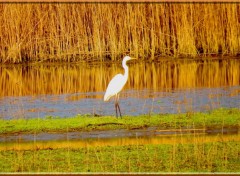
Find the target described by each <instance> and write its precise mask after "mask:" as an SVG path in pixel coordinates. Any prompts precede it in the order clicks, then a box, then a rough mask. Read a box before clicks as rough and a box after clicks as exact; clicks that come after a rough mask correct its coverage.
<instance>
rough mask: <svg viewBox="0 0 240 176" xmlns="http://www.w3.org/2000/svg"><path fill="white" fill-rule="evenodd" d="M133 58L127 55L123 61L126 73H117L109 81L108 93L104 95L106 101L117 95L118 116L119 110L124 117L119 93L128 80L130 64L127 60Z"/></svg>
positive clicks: (116, 107)
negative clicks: (127, 63)
mask: <svg viewBox="0 0 240 176" xmlns="http://www.w3.org/2000/svg"><path fill="white" fill-rule="evenodd" d="M132 59H136V58H132V57H129V56H125V57H124V58H123V61H122V66H123V68H124V70H125V72H124V75H123V74H117V75H116V76H114V77H113V79H112V80H111V81H110V82H109V84H108V87H107V90H106V93H105V95H104V101H108V100H109V99H110V98H111V97H112V96H115V109H116V116H117V117H118V110H119V114H120V117H122V114H121V110H120V107H119V104H118V101H119V93H120V91H121V90H122V89H123V87H124V85H125V84H126V82H127V80H128V66H127V65H126V62H127V61H129V60H132Z"/></svg>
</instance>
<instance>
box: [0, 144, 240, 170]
mask: <svg viewBox="0 0 240 176" xmlns="http://www.w3.org/2000/svg"><path fill="white" fill-rule="evenodd" d="M239 153H240V143H239V142H224V141H223V142H209V143H194V144H171V145H170V144H165V145H153V144H150V145H138V144H136V145H127V146H105V147H96V146H95V147H86V148H79V149H71V148H66V149H54V150H52V149H47V150H21V151H15V150H12V151H0V171H1V172H239V170H240V159H239Z"/></svg>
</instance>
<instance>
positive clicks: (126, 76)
mask: <svg viewBox="0 0 240 176" xmlns="http://www.w3.org/2000/svg"><path fill="white" fill-rule="evenodd" d="M122 66H123V68H124V71H125V72H124V75H123V76H124V78H125V79H126V80H127V78H128V66H127V65H126V62H124V63H123V65H122Z"/></svg>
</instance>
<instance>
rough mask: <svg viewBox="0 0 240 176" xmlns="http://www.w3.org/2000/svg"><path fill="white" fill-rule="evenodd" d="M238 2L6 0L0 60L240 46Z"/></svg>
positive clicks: (231, 50) (201, 51)
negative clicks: (25, 0) (37, 0)
mask: <svg viewBox="0 0 240 176" xmlns="http://www.w3.org/2000/svg"><path fill="white" fill-rule="evenodd" d="M239 9H240V5H239V4H236V3H24V4H21V3H2V4H0V11H1V15H0V22H1V25H0V38H1V40H0V62H5V63H21V62H27V61H46V60H47V61H68V62H70V61H82V60H87V61H94V60H98V61H102V60H103V58H106V57H111V59H112V60H115V59H117V58H118V57H119V56H122V55H125V54H129V55H132V56H135V57H140V58H146V59H154V58H158V57H159V56H164V57H165V56H174V57H179V56H191V57H195V56H199V55H201V56H208V55H216V54H220V55H231V56H236V55H238V54H239V52H240V31H239V30H238V29H239V27H240V23H239V14H240V12H239Z"/></svg>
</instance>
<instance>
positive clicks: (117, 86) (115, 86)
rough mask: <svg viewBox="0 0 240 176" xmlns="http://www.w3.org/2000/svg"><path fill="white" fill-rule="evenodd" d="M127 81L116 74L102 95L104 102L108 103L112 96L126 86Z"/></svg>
mask: <svg viewBox="0 0 240 176" xmlns="http://www.w3.org/2000/svg"><path fill="white" fill-rule="evenodd" d="M126 82H127V79H126V78H125V77H124V76H123V75H122V74H117V75H116V76H114V77H113V79H112V80H111V81H110V82H109V84H108V87H107V90H106V93H105V95H104V101H108V100H109V99H110V98H111V97H112V96H115V95H117V94H118V93H119V92H120V91H121V90H122V89H123V86H124V85H125V84H126Z"/></svg>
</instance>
